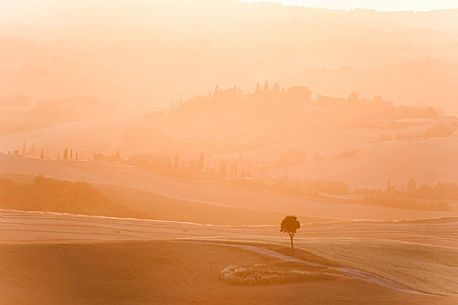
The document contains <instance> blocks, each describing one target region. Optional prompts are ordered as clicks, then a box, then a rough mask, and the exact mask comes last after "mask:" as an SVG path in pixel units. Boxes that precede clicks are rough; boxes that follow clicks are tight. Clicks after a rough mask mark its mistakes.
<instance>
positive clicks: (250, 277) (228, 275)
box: [220, 262, 339, 285]
mask: <svg viewBox="0 0 458 305" xmlns="http://www.w3.org/2000/svg"><path fill="white" fill-rule="evenodd" d="M338 276H339V275H338V273H336V272H333V271H332V270H329V269H328V268H327V267H310V266H309V265H307V264H305V263H298V262H277V263H271V264H256V265H252V266H237V265H230V266H228V267H226V268H224V269H223V271H222V272H221V275H220V278H221V280H222V281H224V282H226V283H228V284H232V285H267V284H280V283H290V282H302V281H311V280H331V279H334V278H336V277H338Z"/></svg>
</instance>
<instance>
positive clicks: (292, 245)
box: [289, 235, 294, 249]
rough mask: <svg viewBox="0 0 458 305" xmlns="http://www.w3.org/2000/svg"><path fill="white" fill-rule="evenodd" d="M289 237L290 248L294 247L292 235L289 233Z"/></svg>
mask: <svg viewBox="0 0 458 305" xmlns="http://www.w3.org/2000/svg"><path fill="white" fill-rule="evenodd" d="M289 238H290V239H291V249H294V243H293V235H290V236H289Z"/></svg>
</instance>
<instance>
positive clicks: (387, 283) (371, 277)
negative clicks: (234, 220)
mask: <svg viewBox="0 0 458 305" xmlns="http://www.w3.org/2000/svg"><path fill="white" fill-rule="evenodd" d="M207 244H212V245H220V246H225V247H236V248H239V249H244V250H247V251H251V252H254V253H258V254H261V255H265V256H269V257H273V258H276V259H279V260H282V261H285V262H304V263H307V264H311V265H314V266H325V265H321V264H317V263H311V262H307V261H304V260H301V259H298V258H295V257H292V256H288V255H284V254H281V253H278V252H276V251H273V250H269V249H266V248H262V247H258V246H252V245H240V244H224V243H211V242H209V243H207ZM326 267H328V266H326ZM328 268H330V269H333V270H336V271H339V272H341V273H342V274H344V275H346V276H348V277H351V278H355V279H359V280H362V281H365V282H369V283H374V284H377V285H379V286H383V287H386V288H389V289H394V290H398V291H402V292H406V293H411V294H421V295H433V294H430V293H427V292H423V291H420V290H417V289H414V288H410V287H407V286H405V285H403V284H401V283H398V282H395V281H393V280H390V279H388V278H385V277H383V276H380V275H377V274H374V273H371V272H367V271H364V270H360V269H356V268H352V267H337V268H335V267H328Z"/></svg>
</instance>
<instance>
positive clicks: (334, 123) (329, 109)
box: [170, 83, 439, 132]
mask: <svg viewBox="0 0 458 305" xmlns="http://www.w3.org/2000/svg"><path fill="white" fill-rule="evenodd" d="M438 115H439V114H438V112H437V111H436V110H435V109H433V108H431V107H411V106H396V105H394V104H393V103H392V102H391V101H386V100H383V99H382V98H381V97H374V98H373V99H367V98H362V97H360V96H359V94H357V93H352V94H350V95H349V96H348V97H347V98H335V97H328V96H322V95H318V96H317V97H315V98H313V97H312V92H311V91H310V90H309V89H308V88H306V87H299V86H296V87H290V88H288V89H284V88H280V86H279V85H278V84H277V83H276V84H274V86H273V87H269V84H268V83H265V84H264V86H262V87H261V86H260V85H259V84H258V85H257V87H256V90H255V92H254V93H243V92H242V90H240V89H238V88H236V87H234V88H231V89H224V90H222V89H219V87H216V88H215V90H214V92H213V93H212V94H208V95H204V96H196V97H193V98H191V99H189V100H187V101H184V102H179V103H173V104H172V107H171V109H170V117H171V118H172V119H176V121H177V122H180V121H184V122H187V123H190V122H191V121H194V122H195V123H197V122H199V123H198V124H202V125H204V124H207V123H211V124H212V125H213V126H220V127H221V128H223V127H224V126H225V125H226V124H232V125H236V124H237V126H238V127H239V128H241V129H245V128H249V129H251V130H253V131H262V130H269V131H270V132H272V131H288V132H291V131H294V130H301V129H303V128H308V129H309V128H315V129H328V128H330V129H332V128H372V127H383V126H386V124H387V123H389V124H395V123H396V124H402V123H403V122H393V121H395V120H402V119H413V118H417V119H418V118H434V117H437V116H438ZM387 121H388V122H387ZM390 126H391V125H390Z"/></svg>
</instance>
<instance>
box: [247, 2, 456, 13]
mask: <svg viewBox="0 0 458 305" xmlns="http://www.w3.org/2000/svg"><path fill="white" fill-rule="evenodd" d="M245 2H263V1H260V0H246V1H245ZM264 2H265V1H264ZM270 2H281V3H283V4H286V5H303V6H307V7H321V8H331V9H353V8H369V9H376V10H383V11H400V10H411V11H428V10H436V9H450V8H458V0H270Z"/></svg>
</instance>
